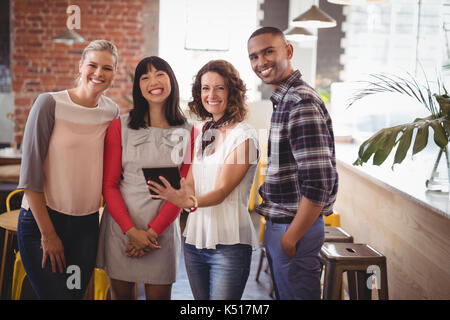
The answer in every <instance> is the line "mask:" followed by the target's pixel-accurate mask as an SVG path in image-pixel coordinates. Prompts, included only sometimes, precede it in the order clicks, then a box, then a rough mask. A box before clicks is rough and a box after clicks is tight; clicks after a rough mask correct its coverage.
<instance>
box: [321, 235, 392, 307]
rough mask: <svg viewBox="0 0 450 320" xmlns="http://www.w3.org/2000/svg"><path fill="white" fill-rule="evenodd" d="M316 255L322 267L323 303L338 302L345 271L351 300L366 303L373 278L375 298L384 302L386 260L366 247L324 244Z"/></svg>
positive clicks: (353, 244) (386, 296) (385, 295)
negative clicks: (320, 257)
mask: <svg viewBox="0 0 450 320" xmlns="http://www.w3.org/2000/svg"><path fill="white" fill-rule="evenodd" d="M320 255H321V256H322V259H323V262H324V264H325V285H324V289H323V298H324V300H336V299H339V296H340V289H341V285H342V274H343V272H345V271H347V278H348V287H349V296H350V299H351V300H354V299H358V300H366V299H367V300H370V298H371V289H372V284H373V282H372V280H373V276H375V279H376V280H377V281H376V284H377V285H376V288H377V290H378V297H379V299H380V300H387V299H388V282H387V268H386V257H385V256H383V255H382V254H381V253H379V252H378V251H376V250H375V249H373V248H372V247H370V246H369V245H366V244H357V243H331V242H326V243H324V244H323V246H322V249H321V250H320ZM378 280H379V281H378Z"/></svg>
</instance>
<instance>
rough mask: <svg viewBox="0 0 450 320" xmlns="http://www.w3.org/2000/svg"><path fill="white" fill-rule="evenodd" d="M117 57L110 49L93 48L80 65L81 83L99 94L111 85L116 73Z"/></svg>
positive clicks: (93, 92) (86, 88)
mask: <svg viewBox="0 0 450 320" xmlns="http://www.w3.org/2000/svg"><path fill="white" fill-rule="evenodd" d="M114 66H115V58H114V56H113V55H112V54H111V53H109V52H108V51H96V50H91V51H89V52H87V53H86V56H85V58H84V60H83V61H82V62H80V65H79V71H80V82H79V85H80V86H82V87H83V89H85V90H86V91H88V92H90V93H91V94H94V95H96V94H99V93H101V92H103V91H105V90H106V89H108V88H109V87H110V86H111V83H112V81H113V79H114V75H115V68H114Z"/></svg>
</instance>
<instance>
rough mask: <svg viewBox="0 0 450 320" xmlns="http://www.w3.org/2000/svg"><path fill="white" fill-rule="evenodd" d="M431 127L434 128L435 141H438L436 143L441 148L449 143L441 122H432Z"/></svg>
mask: <svg viewBox="0 0 450 320" xmlns="http://www.w3.org/2000/svg"><path fill="white" fill-rule="evenodd" d="M431 127H432V128H433V130H434V142H436V144H437V145H438V146H439V147H440V148H444V147H445V146H446V145H447V143H448V139H447V135H446V134H445V130H444V128H443V127H442V126H441V124H440V123H437V122H435V121H432V122H431Z"/></svg>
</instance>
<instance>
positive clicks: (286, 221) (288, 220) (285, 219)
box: [266, 216, 294, 224]
mask: <svg viewBox="0 0 450 320" xmlns="http://www.w3.org/2000/svg"><path fill="white" fill-rule="evenodd" d="M266 219H267V220H269V221H270V222H272V223H281V224H289V223H291V222H292V220H294V217H290V216H284V217H266Z"/></svg>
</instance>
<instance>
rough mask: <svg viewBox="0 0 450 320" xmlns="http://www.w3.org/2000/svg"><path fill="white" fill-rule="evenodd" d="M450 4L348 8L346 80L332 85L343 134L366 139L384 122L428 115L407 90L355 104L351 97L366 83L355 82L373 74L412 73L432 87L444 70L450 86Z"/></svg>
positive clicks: (404, 0)
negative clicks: (352, 102)
mask: <svg viewBox="0 0 450 320" xmlns="http://www.w3.org/2000/svg"><path fill="white" fill-rule="evenodd" d="M449 5H450V1H449V0H426V1H425V0H421V1H418V0H396V1H390V2H388V3H386V4H376V5H366V6H346V7H345V8H344V14H345V16H346V21H345V23H344V24H343V31H344V32H345V37H344V38H343V39H342V47H343V48H344V52H345V53H344V54H343V55H342V56H341V62H342V64H343V66H344V68H343V70H342V73H341V74H340V78H341V81H342V82H340V83H334V84H333V85H332V88H331V109H332V114H333V116H334V120H335V127H336V129H335V131H336V134H337V135H349V134H350V135H352V136H353V137H356V138H359V139H363V138H367V137H368V136H369V135H370V134H372V133H374V132H375V131H377V130H379V129H381V128H383V127H386V126H391V125H395V124H400V123H406V122H410V121H412V120H414V119H415V118H416V117H421V116H425V115H428V111H427V110H426V109H425V107H423V106H422V105H420V104H419V103H417V102H416V101H415V100H413V99H410V98H406V97H405V96H402V95H396V94H378V95H375V96H373V97H368V98H364V99H363V100H362V101H360V102H359V103H357V104H355V105H354V106H352V107H351V108H350V109H347V105H348V98H349V97H350V96H352V94H353V92H354V90H355V89H357V88H358V87H360V86H361V85H364V84H358V83H357V82H355V81H358V80H365V79H367V75H368V74H370V73H389V74H397V75H402V76H407V74H408V73H409V74H411V75H412V76H414V77H416V78H417V79H418V80H419V81H421V82H422V83H425V79H427V80H428V82H429V83H430V85H431V86H432V87H433V86H435V85H436V79H437V77H438V76H439V75H442V76H443V78H444V82H446V83H447V89H450V83H449V81H448V80H449V77H448V75H447V73H448V71H446V69H445V68H444V67H443V66H444V65H445V64H446V63H447V64H448V59H449V48H448V45H447V44H448V39H449V34H450V6H449ZM446 30H448V32H446Z"/></svg>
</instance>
